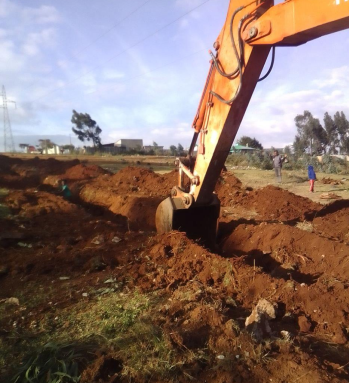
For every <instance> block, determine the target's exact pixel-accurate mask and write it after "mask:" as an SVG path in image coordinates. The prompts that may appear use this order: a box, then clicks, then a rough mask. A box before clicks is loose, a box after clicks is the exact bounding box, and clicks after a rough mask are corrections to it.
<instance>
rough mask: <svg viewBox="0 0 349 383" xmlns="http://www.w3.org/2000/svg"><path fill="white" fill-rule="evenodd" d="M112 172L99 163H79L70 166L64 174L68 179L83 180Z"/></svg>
mask: <svg viewBox="0 0 349 383" xmlns="http://www.w3.org/2000/svg"><path fill="white" fill-rule="evenodd" d="M104 174H112V173H111V172H109V171H108V170H105V169H102V168H101V167H100V166H97V165H84V164H78V165H76V166H72V167H71V168H69V169H68V170H67V171H66V172H65V173H64V175H63V177H64V178H65V179H67V180H83V179H89V178H96V177H98V176H100V175H104Z"/></svg>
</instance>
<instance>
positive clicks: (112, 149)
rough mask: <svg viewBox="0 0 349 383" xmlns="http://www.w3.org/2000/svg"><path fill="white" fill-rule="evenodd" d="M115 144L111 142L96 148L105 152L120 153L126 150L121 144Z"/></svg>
mask: <svg viewBox="0 0 349 383" xmlns="http://www.w3.org/2000/svg"><path fill="white" fill-rule="evenodd" d="M115 145H116V144H115V143H114V142H112V143H111V144H102V145H101V146H100V147H99V149H98V150H101V151H103V152H106V153H112V154H120V153H124V152H126V148H125V147H123V146H120V147H119V146H115Z"/></svg>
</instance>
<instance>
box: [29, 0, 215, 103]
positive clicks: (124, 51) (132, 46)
mask: <svg viewBox="0 0 349 383" xmlns="http://www.w3.org/2000/svg"><path fill="white" fill-rule="evenodd" d="M209 1H211V0H205V1H204V2H203V3H201V4H199V5H197V6H196V7H194V8H192V9H191V10H190V11H188V12H186V13H184V14H183V15H182V16H180V17H178V18H176V19H175V20H173V21H171V22H169V23H167V24H166V25H164V26H163V27H161V28H159V29H157V30H156V31H155V32H152V33H150V34H149V35H147V36H146V37H144V38H143V39H141V40H139V41H137V42H136V43H134V44H133V45H131V46H129V47H128V48H126V49H124V50H123V51H121V52H119V53H117V54H116V55H114V56H112V57H110V58H109V59H108V60H106V61H104V62H103V63H102V64H99V65H96V66H94V67H93V68H92V69H91V70H89V71H87V72H86V73H84V74H83V75H81V76H79V77H76V78H75V79H73V80H71V81H69V82H68V83H66V84H65V85H64V86H65V87H66V86H68V85H70V84H73V83H74V82H76V81H78V80H80V79H81V78H83V77H85V76H87V75H88V74H90V73H92V72H93V71H94V70H95V69H97V68H99V67H100V66H102V65H105V64H107V63H109V62H110V61H112V60H114V59H115V58H116V57H119V56H120V55H122V54H123V53H126V52H128V51H129V50H131V49H132V48H134V47H136V46H137V45H140V44H142V43H143V42H144V41H146V40H148V39H150V38H151V37H153V36H155V35H156V34H157V33H159V32H160V31H162V30H164V29H166V28H167V27H169V26H170V25H172V24H175V23H176V22H178V21H179V20H181V19H182V18H183V17H185V16H187V15H189V14H190V13H191V12H193V11H195V10H196V9H198V8H200V7H202V6H203V5H204V4H206V3H208V2H209ZM60 89H61V87H60V88H55V89H53V90H51V91H50V92H48V93H46V94H44V95H42V96H41V97H38V98H37V99H36V100H34V102H35V101H39V100H41V99H43V98H45V97H47V96H48V95H50V94H52V93H54V92H56V91H58V90H60Z"/></svg>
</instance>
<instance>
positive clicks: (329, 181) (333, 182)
mask: <svg viewBox="0 0 349 383" xmlns="http://www.w3.org/2000/svg"><path fill="white" fill-rule="evenodd" d="M320 182H321V183H322V184H324V185H342V184H343V183H344V182H342V181H340V180H334V179H332V178H322V179H321V180H320Z"/></svg>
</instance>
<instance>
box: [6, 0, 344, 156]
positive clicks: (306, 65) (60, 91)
mask: <svg viewBox="0 0 349 383" xmlns="http://www.w3.org/2000/svg"><path fill="white" fill-rule="evenodd" d="M333 1H335V0H333ZM337 1H338V0H337ZM279 2H280V1H277V2H276V3H279ZM228 5H229V0H129V1H127V2H125V1H121V0H98V1H92V0H89V1H86V0H70V1H57V0H0V52H1V54H0V57H1V59H0V79H1V81H0V85H3V86H5V89H6V93H7V99H8V100H9V101H15V103H16V104H14V103H9V104H8V112H9V116H10V121H11V127H12V133H13V137H14V141H15V146H16V150H19V144H20V143H28V144H37V143H38V139H40V138H43V139H45V138H51V139H52V140H53V141H54V142H56V143H57V144H69V143H70V142H72V143H73V144H74V145H76V146H82V145H84V144H83V143H81V142H80V141H78V140H77V139H76V137H75V135H74V134H73V133H72V131H71V127H72V124H71V122H70V120H71V117H72V110H73V109H74V110H76V111H78V112H81V113H88V114H90V115H91V117H92V118H93V119H94V120H96V121H97V123H98V125H99V126H100V127H101V129H102V134H101V139H102V143H111V142H116V141H117V140H118V139H121V138H142V139H143V142H144V144H145V145H150V144H152V143H153V141H155V142H157V143H158V144H159V145H163V146H165V147H169V146H170V145H178V143H181V144H182V145H183V146H184V147H187V146H188V145H189V144H190V142H191V138H192V136H193V131H192V129H191V123H192V121H193V118H194V115H195V114H196V109H197V105H198V103H199V99H200V96H201V93H202V89H203V86H204V82H205V80H206V76H207V72H208V68H209V59H210V57H209V54H208V50H209V49H212V44H213V42H214V41H215V39H216V37H217V36H218V34H219V32H220V30H221V28H222V26H223V24H224V21H225V17H226V12H227V9H228ZM269 60H270V58H269ZM269 60H268V61H267V63H266V68H265V69H264V71H266V70H267V68H268V67H269ZM0 105H1V104H0ZM304 110H309V111H310V112H311V113H312V114H313V115H314V116H315V117H317V118H319V119H320V121H322V119H323V116H324V113H325V112H328V113H329V114H330V115H334V114H335V113H336V112H337V111H343V112H344V113H345V114H346V116H347V117H348V118H349V30H345V31H341V32H337V33H335V34H331V35H327V36H324V37H321V38H320V39H317V40H314V41H311V42H309V43H307V44H305V45H302V46H300V47H292V48H290V47H288V48H277V49H276V60H275V65H274V68H273V71H272V73H271V74H270V75H269V77H268V78H267V79H266V80H264V81H262V82H261V83H258V85H257V87H256V90H255V92H254V94H253V97H252V99H251V102H250V105H249V108H248V110H247V112H246V114H245V117H244V120H243V122H242V124H241V127H240V130H239V132H238V135H237V138H239V137H241V136H243V135H248V136H251V137H255V138H256V139H257V140H259V141H260V142H261V143H262V144H263V146H264V147H271V146H274V147H278V148H279V147H284V146H285V145H289V144H292V142H293V140H294V136H295V134H296V127H295V124H294V118H295V117H296V115H297V114H302V113H303V112H304ZM0 113H2V110H1V111H0ZM0 126H1V130H0V151H3V150H4V145H3V141H4V140H3V125H2V118H1V119H0Z"/></svg>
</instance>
